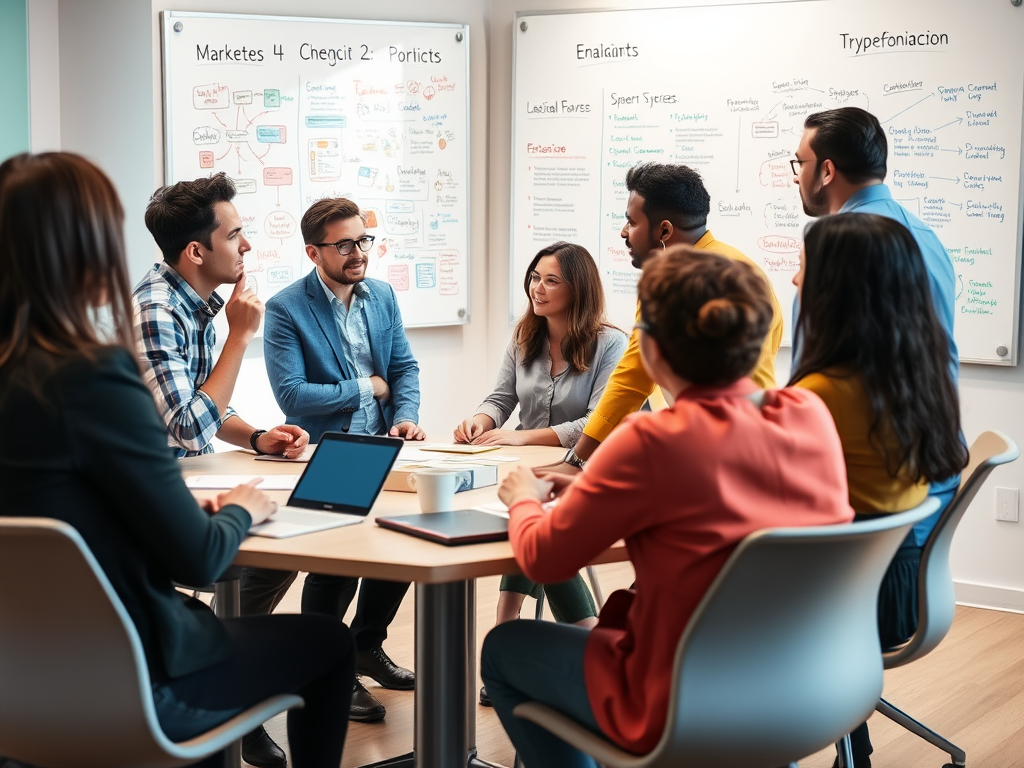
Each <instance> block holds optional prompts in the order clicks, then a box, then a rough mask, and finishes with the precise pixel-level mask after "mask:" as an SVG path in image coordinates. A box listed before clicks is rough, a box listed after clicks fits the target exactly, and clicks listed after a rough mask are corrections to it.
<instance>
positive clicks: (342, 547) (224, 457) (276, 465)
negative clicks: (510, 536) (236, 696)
mask: <svg viewBox="0 0 1024 768" xmlns="http://www.w3.org/2000/svg"><path fill="white" fill-rule="evenodd" d="M563 453H564V449H561V448H550V447H545V446H515V447H503V448H501V449H499V450H498V451H496V452H493V453H485V454H482V455H481V456H480V457H479V458H480V459H482V460H486V458H487V457H489V456H495V455H497V456H511V457H517V459H518V460H517V461H515V462H507V463H502V464H499V466H498V481H499V483H500V482H501V479H502V478H503V477H504V476H505V475H507V474H508V472H509V471H510V470H511V468H512V467H514V466H517V465H521V466H528V467H536V466H541V465H544V464H551V463H554V462H556V461H559V460H560V459H561V457H562V455H563ZM443 455H446V454H438V456H439V457H440V456H443ZM466 461H467V462H470V461H472V458H471V457H466ZM179 463H180V465H181V470H182V474H183V475H184V476H185V477H189V476H192V475H249V476H252V475H261V476H264V477H267V476H270V475H281V474H288V475H295V474H299V473H301V471H302V469H304V468H305V466H306V465H305V464H298V463H295V462H283V461H257V460H256V456H255V454H253V453H251V452H249V451H241V450H237V451H227V452H222V453H212V454H207V455H205V456H196V457H193V458H188V459H181V461H180V462H179ZM344 479H345V475H344V470H343V469H341V470H339V473H338V481H339V482H344ZM221 492H223V491H216V490H205V491H201V490H194V491H193V493H194V494H195V495H196V497H197V498H211V497H213V496H216V495H217V494H218V493H221ZM269 494H270V495H271V496H272V497H273V498H274V499H275V500H277V501H278V502H279V503H282V504H283V503H284V502H285V501H286V500H287V498H288V492H287V491H270V492H269ZM494 501H497V486H489V487H486V488H478V489H475V490H471V491H463V492H462V493H460V494H458V495H457V496H456V497H455V507H456V508H457V509H463V508H468V507H474V506H477V505H480V504H486V503H490V502H494ZM418 511H419V503H418V500H417V497H416V494H415V493H401V492H396V491H384V492H382V493H381V494H380V496H379V497H378V499H377V501H376V503H375V504H374V506H373V509H372V510H371V512H370V515H369V518H368V519H367V520H366V522H364V523H362V524H360V525H350V526H345V527H342V528H334V529H331V530H327V531H320V532H318V533H310V534H304V535H302V536H295V537H292V538H289V539H269V538H263V537H259V536H250V537H248V538H247V539H246V540H245V541H244V542H243V544H242V546H241V548H240V549H239V552H238V555H237V557H236V558H235V564H236V565H249V566H257V567H261V568H276V569H279V570H289V571H306V572H313V573H323V574H329V575H334V576H365V577H371V578H376V579H386V580H390V581H410V582H413V583H414V585H415V596H416V611H415V660H416V664H415V666H416V691H415V698H414V710H415V713H414V726H413V730H414V734H413V752H412V753H410V754H407V755H401V756H399V757H395V758H391V759H389V760H385V761H382V762H379V763H375V764H374V765H373V766H372V768H405V767H406V766H412V767H414V768H462V767H463V766H479V767H481V768H483V767H485V766H490V765H491V764H490V763H487V762H485V761H483V760H481V759H480V758H478V757H477V750H476V590H475V580H476V579H477V578H478V577H481V576H497V575H502V574H512V573H520V570H519V567H518V566H517V565H516V561H515V558H514V557H513V556H512V548H511V546H510V545H509V543H508V542H507V541H502V542H492V543H488V544H470V545H464V546H458V547H446V546H443V545H441V544H435V543H433V542H430V541H426V540H423V539H418V538H415V537H413V536H408V535H406V534H402V533H399V532H397V531H389V530H386V529H384V528H381V527H380V526H378V525H375V524H374V523H373V521H372V518H375V517H377V516H378V515H398V514H409V513H412V512H418ZM626 559H628V555H627V553H626V548H625V545H624V544H623V543H622V542H619V543H618V544H616V545H615V546H613V547H611V548H610V549H608V550H607V551H605V552H604V553H602V554H601V555H600V556H599V557H597V558H596V559H595V560H594V561H593V562H592V563H591V564H592V565H597V564H600V563H610V562H620V561H623V560H626ZM364 768H371V766H364Z"/></svg>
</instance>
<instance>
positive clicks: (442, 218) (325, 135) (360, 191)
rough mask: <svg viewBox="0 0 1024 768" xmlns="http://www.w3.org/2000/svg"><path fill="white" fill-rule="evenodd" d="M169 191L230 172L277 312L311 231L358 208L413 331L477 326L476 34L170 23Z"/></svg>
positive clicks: (183, 17) (406, 27) (284, 20)
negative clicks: (307, 223)
mask: <svg viewBox="0 0 1024 768" xmlns="http://www.w3.org/2000/svg"><path fill="white" fill-rule="evenodd" d="M161 20H162V25H163V31H162V37H163V84H164V123H165V126H164V127H165V139H164V141H165V157H166V183H168V184H172V183H174V182H177V181H182V180H187V179H194V178H198V177H200V176H205V175H210V174H213V173H218V172H220V171H223V172H225V173H226V174H227V175H228V176H229V177H231V178H232V179H233V180H234V182H235V186H236V188H237V190H238V194H237V196H236V198H235V200H234V203H235V206H236V208H237V209H238V212H239V214H240V215H241V217H242V221H243V227H244V233H245V235H246V237H247V238H248V239H249V241H250V242H251V243H252V251H250V252H249V253H248V254H247V255H246V262H245V266H246V271H247V273H248V275H249V277H250V279H251V280H255V283H256V287H257V290H258V293H259V296H260V298H262V299H263V300H264V301H266V299H267V298H269V297H270V296H272V295H273V294H275V293H276V292H277V291H279V290H281V289H282V288H284V287H286V286H287V285H289V284H290V283H292V282H294V281H295V280H297V279H299V278H300V277H302V276H303V275H305V274H306V272H307V271H308V270H309V269H311V268H312V263H311V262H310V261H309V259H308V258H307V256H306V254H305V251H304V246H303V242H302V235H301V232H300V230H299V222H300V221H301V219H302V214H303V212H304V211H305V210H306V209H307V208H308V207H309V206H310V205H311V204H313V203H314V202H316V201H317V200H320V199H323V198H326V197H347V198H349V199H351V200H353V201H355V202H356V203H357V204H358V205H359V206H360V208H361V209H362V210H363V212H364V214H365V216H366V220H367V221H366V227H367V231H368V233H369V234H371V235H373V236H375V238H376V241H375V243H374V245H373V248H372V250H371V251H370V254H369V264H368V267H367V275H368V276H370V277H376V278H378V279H381V280H385V281H387V282H388V283H390V284H391V286H392V287H393V288H394V289H395V292H396V295H397V296H398V302H399V306H400V307H401V310H402V316H403V320H404V323H405V325H406V326H412V327H415V326H428V325H453V324H460V323H465V322H468V320H469V252H468V247H469V119H468V99H469V28H468V26H466V25H461V24H420V23H401V22H370V21H349V20H343V19H314V18H294V17H270V16H239V15H231V14H212V13H186V12H178V11H164V12H163V14H162V19H161Z"/></svg>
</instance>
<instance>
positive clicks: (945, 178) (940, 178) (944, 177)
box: [928, 176, 960, 184]
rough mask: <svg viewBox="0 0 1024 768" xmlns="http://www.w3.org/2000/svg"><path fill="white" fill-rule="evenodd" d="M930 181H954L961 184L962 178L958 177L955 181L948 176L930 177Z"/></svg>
mask: <svg viewBox="0 0 1024 768" xmlns="http://www.w3.org/2000/svg"><path fill="white" fill-rule="evenodd" d="M928 178H929V179H939V180H940V181H952V182H953V183H954V184H959V183H960V177H959V176H957V177H956V178H955V179H950V178H948V177H946V176H929V177H928Z"/></svg>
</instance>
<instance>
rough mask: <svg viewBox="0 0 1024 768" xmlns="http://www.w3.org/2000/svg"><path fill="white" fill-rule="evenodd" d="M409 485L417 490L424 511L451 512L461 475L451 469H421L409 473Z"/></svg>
mask: <svg viewBox="0 0 1024 768" xmlns="http://www.w3.org/2000/svg"><path fill="white" fill-rule="evenodd" d="M408 483H409V487H410V488H412V489H413V490H414V491H416V495H417V496H419V499H420V509H421V510H422V511H423V512H451V511H452V505H453V504H454V502H455V489H456V487H458V483H459V475H458V473H457V472H453V471H451V470H450V469H421V470H418V471H417V472H415V473H413V474H411V475H409V480H408Z"/></svg>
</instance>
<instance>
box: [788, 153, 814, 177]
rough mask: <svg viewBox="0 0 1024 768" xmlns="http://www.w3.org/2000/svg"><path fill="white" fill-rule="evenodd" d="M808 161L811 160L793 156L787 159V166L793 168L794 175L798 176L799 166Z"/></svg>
mask: <svg viewBox="0 0 1024 768" xmlns="http://www.w3.org/2000/svg"><path fill="white" fill-rule="evenodd" d="M809 162H811V161H810V160H800V159H798V158H795V157H794V158H793V159H792V160H790V161H789V167H790V168H792V169H793V175H794V176H799V175H800V166H801V165H803V164H804V163H809Z"/></svg>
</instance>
